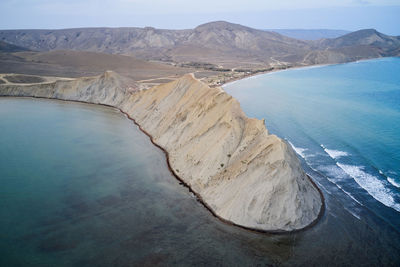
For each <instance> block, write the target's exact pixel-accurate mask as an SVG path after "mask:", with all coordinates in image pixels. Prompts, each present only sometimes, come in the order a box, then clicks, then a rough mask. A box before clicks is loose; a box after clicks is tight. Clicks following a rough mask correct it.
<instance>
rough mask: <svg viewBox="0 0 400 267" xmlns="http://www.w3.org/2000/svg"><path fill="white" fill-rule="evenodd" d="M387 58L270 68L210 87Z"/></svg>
mask: <svg viewBox="0 0 400 267" xmlns="http://www.w3.org/2000/svg"><path fill="white" fill-rule="evenodd" d="M385 58H390V57H376V58H366V59H358V60H355V61H349V62H343V63H326V64H314V65H305V66H295V67H290V68H286V69H276V70H270V71H265V72H259V73H254V74H250V75H248V76H245V77H241V78H234V79H231V80H229V81H227V82H223V83H221V84H220V85H218V86H210V87H222V88H224V87H225V86H229V85H231V84H233V83H235V82H237V81H242V80H246V79H252V78H254V77H257V76H261V75H266V74H270V73H277V72H283V71H290V70H302V69H312V68H320V67H326V66H335V65H343V64H349V63H358V62H363V61H369V60H378V59H385Z"/></svg>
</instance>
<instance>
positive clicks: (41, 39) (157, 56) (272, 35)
mask: <svg viewBox="0 0 400 267" xmlns="http://www.w3.org/2000/svg"><path fill="white" fill-rule="evenodd" d="M0 40H3V41H5V42H8V43H10V44H13V45H17V46H21V47H27V48H29V49H32V50H38V51H52V50H77V51H91V52H102V53H109V54H122V55H130V56H134V57H136V58H140V59H144V60H156V61H164V62H173V63H176V64H181V65H185V66H193V67H196V66H199V65H200V66H205V65H207V64H208V65H210V66H215V67H217V68H218V67H221V68H236V69H242V70H243V69H247V68H252V69H265V68H268V67H281V66H282V67H288V66H299V65H310V64H317V63H338V62H347V61H352V60H358V59H363V58H372V57H381V56H396V55H398V54H399V47H400V44H399V38H398V37H392V36H387V35H384V34H381V33H379V32H377V31H375V30H361V31H357V32H353V33H349V34H346V35H344V36H341V37H338V38H334V39H321V40H314V41H305V40H298V39H294V38H290V37H286V36H283V35H281V34H279V33H276V32H268V31H262V30H256V29H252V28H249V27H245V26H242V25H239V24H233V23H229V22H224V21H217V22H210V23H206V24H203V25H200V26H198V27H196V28H194V29H188V30H162V29H155V28H151V27H146V28H80V29H65V30H3V31H0ZM208 65H207V66H208Z"/></svg>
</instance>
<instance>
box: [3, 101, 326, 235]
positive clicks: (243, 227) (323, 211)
mask: <svg viewBox="0 0 400 267" xmlns="http://www.w3.org/2000/svg"><path fill="white" fill-rule="evenodd" d="M0 97H10V98H30V99H45V100H53V101H54V100H56V101H63V102H75V103H83V104H89V105H100V106H105V107H109V108H113V109H116V110H118V111H119V112H121V113H122V114H124V115H125V116H126V117H127V118H128V119H129V120H131V121H132V122H133V123H134V124H135V125H136V126H137V127H138V128H139V130H140V131H141V132H142V133H144V134H145V135H147V136H148V137H149V139H150V141H151V142H152V144H153V145H154V146H156V147H157V148H159V149H160V150H161V151H162V152H163V153H164V155H165V160H166V163H167V166H168V169H169V171H170V172H171V174H172V175H173V176H174V177H175V178H176V179H177V180H178V181H179V182H180V183H181V184H182V185H183V186H185V187H186V188H188V190H189V192H191V193H193V194H194V195H195V196H196V200H197V201H198V202H199V203H200V204H202V205H203V206H204V207H205V208H206V209H207V210H208V211H209V212H210V213H211V214H212V215H213V216H214V217H216V218H217V219H219V220H220V221H222V222H224V223H226V224H228V225H232V226H235V227H238V228H241V229H244V230H248V231H252V232H258V233H264V234H280V235H282V234H283V235H285V234H291V233H297V232H302V231H305V230H307V229H309V228H311V227H313V226H314V225H316V224H317V223H318V222H319V221H320V220H321V218H322V217H323V215H324V214H325V210H326V207H325V205H326V204H325V197H324V195H323V193H322V190H321V189H320V188H319V187H318V186H317V184H316V183H315V182H314V181H313V180H312V178H311V177H310V176H309V175H306V176H307V178H308V179H309V181H310V182H311V184H312V185H313V186H314V188H315V189H316V190H317V191H318V193H319V195H320V197H321V207H320V210H319V213H318V216H317V217H316V218H315V219H314V220H313V221H312V222H311V223H309V224H308V225H306V226H305V227H303V228H300V229H295V230H291V231H286V230H263V229H259V228H252V227H246V226H243V225H239V224H236V223H234V222H232V221H230V220H227V219H225V218H222V217H221V216H219V215H218V214H216V212H215V211H214V210H213V209H212V208H211V206H210V205H208V204H207V203H206V202H205V201H204V200H203V198H202V197H201V196H200V194H198V193H197V192H195V191H194V190H193V189H192V187H191V186H190V185H189V184H188V183H186V182H185V181H184V180H183V179H182V178H181V177H180V176H179V175H178V174H177V173H176V172H175V170H174V169H173V168H172V167H171V163H170V156H169V153H168V151H166V150H165V149H164V148H163V147H161V146H160V145H159V144H157V143H156V142H155V141H154V138H153V136H152V135H151V134H149V133H148V132H147V131H146V130H144V129H143V128H142V127H141V125H140V124H139V123H137V121H136V120H135V119H134V118H132V117H131V116H130V115H129V114H128V113H126V112H124V111H123V110H121V109H120V108H118V107H114V106H112V105H107V104H100V103H99V104H96V103H90V102H86V101H81V100H65V99H57V98H49V97H37V96H0Z"/></svg>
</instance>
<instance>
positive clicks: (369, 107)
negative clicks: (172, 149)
mask: <svg viewBox="0 0 400 267" xmlns="http://www.w3.org/2000/svg"><path fill="white" fill-rule="evenodd" d="M399 73H400V60H399V59H397V58H387V59H379V60H371V61H362V62H357V63H349V64H342V65H332V66H323V67H317V68H304V69H293V70H288V71H283V72H276V73H271V74H264V75H260V76H256V77H252V78H250V79H245V80H242V81H238V82H235V83H232V84H229V85H227V86H225V90H226V91H227V92H228V93H230V94H232V95H234V96H235V97H236V98H238V99H239V100H240V102H241V105H242V107H243V109H244V110H245V112H246V113H247V114H248V115H249V116H252V117H258V118H265V119H266V126H267V128H268V130H269V131H270V133H272V134H277V135H278V136H280V137H282V138H284V139H286V140H287V142H288V144H290V145H292V146H293V148H294V149H295V150H296V152H297V153H298V156H299V160H300V161H301V163H302V165H303V167H304V169H305V171H306V172H307V173H308V174H309V175H310V177H311V178H312V179H313V180H314V181H315V182H316V183H317V185H318V186H319V187H320V188H321V190H322V193H323V194H324V197H325V204H326V209H325V212H324V214H323V216H322V218H321V219H320V220H319V221H318V223H317V224H316V225H314V226H313V227H311V228H309V229H307V230H304V231H299V232H296V233H290V234H265V233H259V232H253V231H249V230H246V229H242V228H238V227H235V226H232V225H228V224H225V223H224V222H222V221H220V220H219V219H218V218H216V217H214V216H213V215H212V214H211V213H210V212H209V211H208V210H207V209H205V208H204V206H203V205H202V204H201V203H200V202H199V201H198V200H197V199H196V197H195V196H194V195H193V194H192V193H191V192H190V191H189V190H188V189H187V188H186V187H185V186H184V185H182V184H180V183H179V181H178V180H177V179H176V178H175V177H174V176H173V175H171V173H170V172H169V170H168V166H167V163H166V158H165V154H164V153H163V152H162V151H161V150H160V149H158V148H157V147H155V146H154V145H153V144H152V143H151V141H150V140H149V138H148V136H146V135H145V134H143V133H142V132H141V131H140V130H139V129H138V127H137V126H136V125H135V124H134V123H133V122H132V121H131V120H129V119H128V118H127V117H126V116H125V115H123V114H122V113H120V112H119V111H118V110H116V109H113V108H110V107H104V106H98V105H90V104H82V103H74V102H65V101H58V100H45V99H36V98H35V99H33V98H14V97H0V266H165V265H167V266H170V265H179V266H192V265H194V266H293V265H295V266H330V265H336V266H338V265H339V266H343V265H344V266H360V265H361V266H371V265H372V266H396V265H397V266H398V265H399V264H400V253H399V251H400V229H399V228H400V212H399V203H400V202H399V199H398V198H399V195H398V194H399V188H398V187H397V186H396V184H398V183H399V141H398V139H397V138H396V137H397V136H399V135H398V134H399V110H400V109H399V102H400V101H399V92H400V87H399V86H400V79H399V76H400V75H397V74H399Z"/></svg>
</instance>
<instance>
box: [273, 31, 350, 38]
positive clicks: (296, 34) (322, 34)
mask: <svg viewBox="0 0 400 267" xmlns="http://www.w3.org/2000/svg"><path fill="white" fill-rule="evenodd" d="M266 31H271V32H277V33H279V34H282V35H284V36H287V37H290V38H295V39H299V40H319V39H327V38H338V37H340V36H342V35H345V34H348V33H350V31H345V30H331V29H268V30H266Z"/></svg>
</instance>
